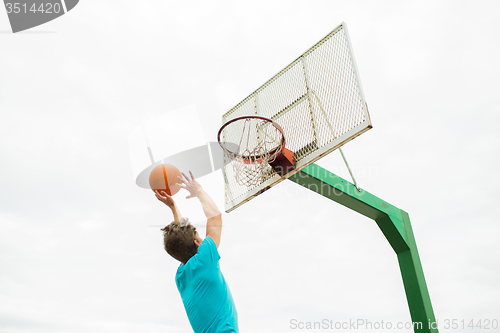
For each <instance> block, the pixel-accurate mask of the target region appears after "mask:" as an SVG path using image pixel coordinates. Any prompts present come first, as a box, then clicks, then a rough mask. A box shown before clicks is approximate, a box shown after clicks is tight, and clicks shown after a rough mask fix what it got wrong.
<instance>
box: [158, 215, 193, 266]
mask: <svg viewBox="0 0 500 333" xmlns="http://www.w3.org/2000/svg"><path fill="white" fill-rule="evenodd" d="M161 230H162V231H163V241H164V245H165V250H166V251H167V253H168V254H170V255H171V256H172V257H174V258H175V259H177V260H179V261H180V262H182V263H183V264H185V263H186V262H187V261H188V260H189V259H190V258H191V257H192V256H194V255H195V254H196V252H197V251H198V247H197V246H196V245H195V243H194V240H195V239H196V228H195V227H193V226H192V225H191V224H190V223H187V224H186V225H185V226H181V223H180V222H178V221H174V222H172V223H170V224H169V225H167V226H166V227H165V228H163V229H161Z"/></svg>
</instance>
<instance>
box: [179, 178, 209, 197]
mask: <svg viewBox="0 0 500 333" xmlns="http://www.w3.org/2000/svg"><path fill="white" fill-rule="evenodd" d="M189 174H190V175H191V179H189V178H188V176H186V175H185V174H184V172H183V173H182V175H183V176H184V179H183V178H181V177H177V179H179V181H181V182H182V184H179V183H178V184H177V186H179V187H180V188H183V189H185V190H188V191H189V195H188V196H187V197H186V199H190V198H195V197H197V196H198V195H199V194H200V193H201V192H203V188H202V187H201V185H200V184H199V183H198V182H197V181H196V180H195V179H194V176H193V173H192V172H191V171H189Z"/></svg>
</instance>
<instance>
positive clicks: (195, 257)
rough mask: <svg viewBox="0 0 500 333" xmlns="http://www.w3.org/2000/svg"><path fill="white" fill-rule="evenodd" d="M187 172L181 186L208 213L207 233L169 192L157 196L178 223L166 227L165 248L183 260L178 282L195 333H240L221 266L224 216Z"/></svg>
mask: <svg viewBox="0 0 500 333" xmlns="http://www.w3.org/2000/svg"><path fill="white" fill-rule="evenodd" d="M189 173H190V175H191V180H189V178H188V177H187V176H186V175H185V174H184V173H183V174H182V175H183V176H184V178H185V179H182V178H181V177H179V181H180V182H182V184H177V185H178V186H180V187H181V188H183V189H185V190H187V191H189V195H188V196H187V197H186V198H188V199H189V198H194V197H197V198H198V199H199V200H200V202H201V204H202V207H203V211H204V213H205V215H206V216H207V235H206V238H205V239H204V240H203V239H201V238H200V236H199V235H198V232H197V231H196V228H195V227H194V226H192V225H191V224H190V223H189V222H188V220H187V219H186V218H183V217H182V216H181V213H180V212H179V209H178V208H177V205H176V203H175V201H174V199H173V198H172V197H171V196H169V195H168V194H167V193H165V192H164V191H162V192H161V193H159V192H158V191H155V195H156V197H157V198H158V200H160V201H161V202H163V203H164V204H166V205H167V206H168V207H170V209H171V210H172V213H173V214H174V222H172V223H170V224H169V225H168V226H166V227H165V228H163V229H162V231H163V234H164V244H165V250H166V251H167V252H168V254H170V255H171V256H172V257H174V258H175V259H177V260H179V261H180V262H181V265H180V266H179V268H178V269H177V274H176V276H175V284H176V285H177V289H178V290H179V293H180V294H181V298H182V302H183V303H184V308H185V309H186V313H187V315H188V318H189V322H190V323H191V327H192V328H193V330H194V332H195V333H201V332H203V333H209V332H213V333H237V332H238V315H237V312H236V307H235V305H234V301H233V297H232V296H231V291H230V290H229V287H228V285H227V284H226V281H225V279H224V276H223V275H222V273H221V271H220V268H219V259H220V256H219V253H218V252H217V248H218V247H219V243H220V237H221V230H222V216H221V212H220V211H219V209H218V208H217V205H216V204H215V202H214V201H213V200H212V198H210V196H209V195H208V194H207V193H206V192H205V191H204V190H203V188H202V187H201V185H200V184H199V183H198V182H197V181H196V180H195V179H194V177H193V174H192V173H191V171H190V172H189Z"/></svg>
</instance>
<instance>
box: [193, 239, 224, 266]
mask: <svg viewBox="0 0 500 333" xmlns="http://www.w3.org/2000/svg"><path fill="white" fill-rule="evenodd" d="M195 256H198V257H199V259H200V260H203V261H209V262H213V263H215V262H217V261H218V260H219V259H220V256H219V252H218V251H217V245H216V244H215V242H214V240H213V239H212V237H210V236H207V237H206V238H205V239H204V240H203V242H201V244H200V246H199V247H198V253H197V254H196V255H195Z"/></svg>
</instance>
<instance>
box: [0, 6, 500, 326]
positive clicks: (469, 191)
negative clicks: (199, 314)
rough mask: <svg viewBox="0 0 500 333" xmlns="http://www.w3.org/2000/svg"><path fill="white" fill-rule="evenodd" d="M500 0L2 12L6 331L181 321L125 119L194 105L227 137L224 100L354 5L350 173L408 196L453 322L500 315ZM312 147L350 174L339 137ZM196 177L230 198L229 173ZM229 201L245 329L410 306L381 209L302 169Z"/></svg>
mask: <svg viewBox="0 0 500 333" xmlns="http://www.w3.org/2000/svg"><path fill="white" fill-rule="evenodd" d="M499 10H500V3H499V2H498V1H476V2H472V1H427V2H424V1H420V2H416V1H375V0H373V1H350V2H347V1H307V2H306V1H204V2H202V1H153V0H148V1H147V2H137V1H135V2H132V1H130V0H122V1H119V2H117V1H104V0H101V1H90V0H84V1H81V2H80V3H79V4H78V6H76V7H75V9H73V10H72V11H71V12H69V13H68V14H67V15H65V16H63V17H61V18H59V19H57V20H54V21H52V22H49V23H47V24H45V25H42V26H39V27H36V28H34V29H32V30H29V31H27V32H25V33H19V34H11V33H9V32H8V31H9V30H10V26H9V23H8V18H7V14H6V13H5V11H2V10H0V45H1V46H0V47H1V49H0V112H1V118H0V156H1V159H0V161H1V169H0V170H1V173H0V332H2V333H19V332H22V333H25V332H26V333H28V332H29V333H31V332H37V333H38V332H77V333H78V332H89V331H92V332H103V333H104V332H106V333H108V332H120V333H128V332H174V333H175V332H189V331H190V326H189V322H188V320H187V316H186V315H185V312H184V309H183V307H182V302H181V299H180V296H179V295H178V292H177V289H176V287H175V283H174V275H175V271H176V268H177V266H178V264H177V262H175V261H174V260H173V259H171V258H170V257H169V256H168V255H167V254H166V252H165V251H164V250H163V247H162V237H161V233H160V231H159V230H158V229H159V228H158V227H152V226H157V225H164V224H167V223H169V222H170V221H171V219H172V217H171V214H170V212H169V210H168V209H167V208H166V207H164V206H162V205H161V204H160V203H159V202H158V201H157V200H156V199H155V198H154V196H153V195H152V194H151V193H150V191H148V190H144V189H141V188H139V187H137V186H136V185H135V182H134V177H133V172H132V166H131V163H130V159H129V147H128V138H129V135H130V133H131V132H132V131H133V130H134V129H135V128H136V127H137V126H138V125H139V124H140V123H141V122H143V121H144V120H145V119H151V118H154V117H156V116H161V115H163V114H165V113H167V112H169V111H172V110H175V109H179V108H181V107H185V106H189V105H196V108H197V109H198V113H199V116H200V118H201V119H200V120H201V123H202V126H203V132H204V136H205V138H206V140H207V141H215V140H216V138H215V137H216V133H217V130H218V128H219V127H220V125H221V123H220V120H221V115H222V114H223V113H225V112H226V111H227V110H229V109H230V108H231V107H233V106H234V105H235V104H237V103H238V102H239V101H240V100H242V99H243V98H244V97H246V96H247V95H248V94H250V93H251V92H252V91H253V90H255V89H256V88H257V87H258V86H260V85H261V84H262V83H264V82H265V81H266V80H267V79H269V78H270V77H272V76H273V75H274V74H276V73H277V72H278V71H279V70H281V69H282V68H283V67H284V66H285V65H287V64H288V63H289V62H291V61H292V60H294V59H295V58H296V57H297V56H299V55H300V54H301V53H302V52H304V51H305V50H306V49H308V48H309V47H310V46H312V45H313V44H314V43H315V42H317V41H318V40H319V39H321V38H322V37H323V36H324V35H326V34H327V33H328V32H330V31H331V30H332V29H333V28H335V27H336V26H337V25H338V24H340V23H341V22H342V21H345V22H346V23H347V25H348V28H349V32H350V37H351V40H352V44H353V48H354V53H355V56H356V61H357V65H358V68H359V72H360V77H361V81H362V83H363V88H364V92H365V95H366V99H367V102H368V106H369V111H370V115H371V119H372V122H373V125H374V128H373V129H372V130H370V131H368V132H367V133H366V134H364V135H362V136H360V137H359V138H356V139H355V140H354V141H352V142H350V143H349V144H348V145H346V146H345V148H344V152H345V154H346V157H347V158H348V161H349V163H350V165H351V167H352V169H353V171H354V174H355V176H356V180H357V181H358V183H359V184H360V186H362V187H363V188H365V189H366V190H368V191H369V192H371V193H373V194H374V195H376V196H378V197H380V198H382V199H384V200H385V201H388V202H390V203H391V204H393V205H395V206H397V207H399V208H402V209H404V210H405V211H407V212H408V213H409V215H410V218H411V220H412V226H413V230H414V233H415V237H416V241H417V245H418V248H419V253H420V258H421V260H422V264H423V268H424V272H425V276H426V280H427V285H428V288H429V291H430V295H431V299H432V302H433V307H434V312H435V314H436V317H437V318H438V319H439V320H440V326H441V329H440V331H441V332H447V331H450V332H451V331H452V330H446V329H444V328H443V326H442V325H444V320H446V319H450V320H451V319H457V320H458V321H461V320H465V321H466V323H468V322H469V321H470V320H471V319H474V320H479V319H490V320H492V319H497V320H500V315H499V314H500V259H499V258H500V248H499V245H498V236H499V234H500V223H499V222H500V219H499V218H498V212H497V210H498V209H497V206H496V205H497V202H498V200H499V199H500V195H499V194H498V193H499V191H498V190H499V189H500V176H499V175H498V170H500V157H499V151H500V131H499V130H498V124H499V122H500V112H499V105H500V97H499V96H500V95H499V93H498V91H499V88H500V87H499V83H498V82H499V81H498V77H499V75H500V68H499V67H500V65H499V63H500V62H499V61H498V59H500V20H498V12H499ZM183 126H184V127H183V128H184V129H185V131H186V132H189V131H190V130H191V128H190V126H189V122H188V121H187V122H186V123H185V124H184V125H183ZM318 164H320V165H321V166H323V167H325V168H327V169H329V170H330V171H332V172H334V173H336V174H338V175H340V176H342V177H344V178H346V179H348V173H347V171H346V169H345V166H344V165H343V163H342V160H341V158H340V156H339V153H338V152H334V153H332V154H331V155H329V156H327V157H325V158H324V159H322V160H321V161H320V162H319V163H318ZM200 182H202V184H203V185H204V187H205V188H206V189H207V191H208V192H210V193H211V194H212V195H213V196H214V197H216V198H217V200H218V202H219V203H220V206H222V202H223V200H222V195H223V193H222V189H223V187H222V184H221V175H220V173H214V174H211V175H209V176H206V177H203V178H202V179H200ZM183 197H184V195H183V194H182V193H181V194H179V195H177V196H176V198H178V199H179V200H180V201H182V205H183V206H182V207H183V209H186V210H187V211H183V213H184V214H185V215H192V216H194V217H195V220H196V218H197V217H196V216H200V215H199V214H200V211H201V209H200V207H199V205H197V204H196V202H195V201H192V202H191V203H186V202H185V200H184V199H183ZM192 209H200V210H199V211H197V212H192V211H191V210H192ZM197 214H198V215H197ZM201 216H202V215H201ZM223 218H224V223H225V229H224V231H223V237H222V243H221V246H220V249H219V252H220V254H221V257H222V259H221V261H220V264H221V268H222V271H223V273H224V275H225V277H226V280H227V281H228V283H229V285H230V287H231V291H232V293H233V296H234V299H235V302H236V306H237V309H238V313H239V324H240V330H241V332H291V331H298V330H293V329H292V328H291V326H290V320H292V319H296V320H298V321H302V322H307V321H317V320H322V319H329V320H334V321H348V320H356V319H367V320H371V321H373V322H380V321H382V320H383V321H384V322H392V323H397V322H408V321H410V320H411V319H410V315H409V310H408V306H407V304H406V297H405V294H404V288H403V285H402V281H401V276H400V273H399V267H398V263H397V259H396V255H395V254H394V252H393V251H392V249H391V247H390V246H389V244H388V242H387V241H386V240H385V239H384V237H383V235H382V233H381V232H380V230H379V229H378V227H377V226H376V224H375V222H373V221H371V220H369V219H367V218H365V217H363V216H360V215H358V214H356V213H354V212H352V211H349V210H348V209H347V208H345V207H342V206H340V205H338V204H336V203H334V202H331V201H329V200H327V199H325V198H322V197H320V196H319V195H317V194H314V193H312V192H308V191H306V190H305V189H303V188H301V187H300V186H298V185H296V184H294V183H292V182H288V181H287V182H283V183H281V184H279V185H278V186H277V187H275V188H274V189H273V190H272V191H268V192H266V193H265V194H263V195H261V196H260V197H258V198H256V199H254V200H252V201H251V202H249V203H248V204H246V205H245V206H243V207H241V208H238V209H237V210H235V211H234V212H232V213H229V214H225V215H224V217H223ZM195 222H200V221H199V220H196V221H195ZM202 222H203V221H201V223H202ZM357 331H359V332H362V331H363V330H357ZM395 331H396V330H395ZM410 331H411V330H406V331H405V330H401V332H410ZM460 331H467V332H472V331H476V332H477V331H478V330H477V329H475V330H470V329H469V330H467V329H464V330H453V332H460ZM488 331H489V332H494V331H496V332H499V331H500V330H498V329H497V330H491V329H490V330H488Z"/></svg>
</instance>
